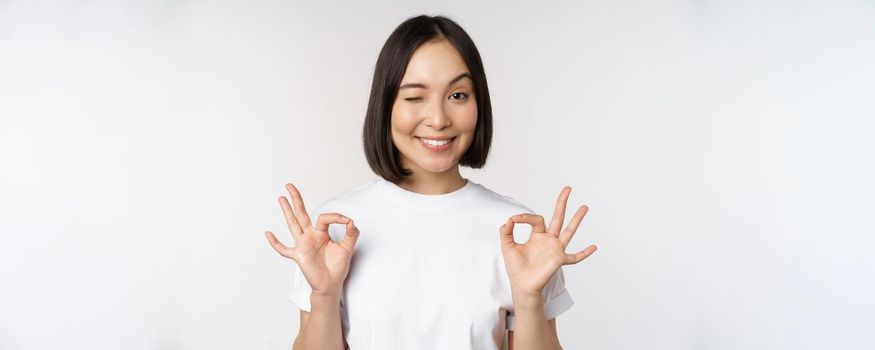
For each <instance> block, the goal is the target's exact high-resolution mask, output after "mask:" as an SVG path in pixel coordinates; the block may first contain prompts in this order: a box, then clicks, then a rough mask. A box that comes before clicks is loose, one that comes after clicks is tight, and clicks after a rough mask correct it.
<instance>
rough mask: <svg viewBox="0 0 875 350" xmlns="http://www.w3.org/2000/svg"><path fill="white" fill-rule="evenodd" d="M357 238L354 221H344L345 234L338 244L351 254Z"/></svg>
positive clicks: (357, 230)
mask: <svg viewBox="0 0 875 350" xmlns="http://www.w3.org/2000/svg"><path fill="white" fill-rule="evenodd" d="M358 239H359V229H358V227H356V226H355V223H354V222H353V221H352V219H350V220H349V222H347V223H346V234H345V235H343V240H341V241H340V243H339V244H340V246H341V247H342V248H343V249H346V251H348V252H349V253H350V254H352V252H353V249H355V242H357V241H358Z"/></svg>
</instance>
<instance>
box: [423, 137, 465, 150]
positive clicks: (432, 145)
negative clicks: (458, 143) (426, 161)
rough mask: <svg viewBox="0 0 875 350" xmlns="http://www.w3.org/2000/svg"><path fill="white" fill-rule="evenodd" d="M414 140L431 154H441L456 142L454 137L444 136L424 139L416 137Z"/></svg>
mask: <svg viewBox="0 0 875 350" xmlns="http://www.w3.org/2000/svg"><path fill="white" fill-rule="evenodd" d="M416 139H417V140H419V144H420V145H422V147H424V148H425V149H427V150H429V151H433V152H441V151H445V150H448V149H450V147H451V146H452V145H453V142H454V141H455V140H456V138H455V137H445V136H444V137H436V138H425V139H424V138H422V137H416ZM426 140H428V141H426ZM447 141H449V142H447Z"/></svg>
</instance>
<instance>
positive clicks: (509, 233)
mask: <svg viewBox="0 0 875 350" xmlns="http://www.w3.org/2000/svg"><path fill="white" fill-rule="evenodd" d="M513 225H514V224H513V220H511V219H510V218H507V221H505V222H504V225H501V227H499V228H498V234H499V236H500V237H501V248H502V250H504V249H506V248H513V247H514V246H516V242H514V240H513Z"/></svg>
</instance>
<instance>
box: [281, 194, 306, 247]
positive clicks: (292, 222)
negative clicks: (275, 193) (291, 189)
mask: <svg viewBox="0 0 875 350" xmlns="http://www.w3.org/2000/svg"><path fill="white" fill-rule="evenodd" d="M279 202H280V208H283V216H285V217H286V225H288V226H289V231H292V238H294V239H295V243H297V242H298V239H300V236H301V235H303V234H304V230H303V229H302V228H301V225H299V224H298V218H296V217H295V213H294V212H293V211H292V206H291V205H289V200H288V199H286V197H283V196H280V198H279Z"/></svg>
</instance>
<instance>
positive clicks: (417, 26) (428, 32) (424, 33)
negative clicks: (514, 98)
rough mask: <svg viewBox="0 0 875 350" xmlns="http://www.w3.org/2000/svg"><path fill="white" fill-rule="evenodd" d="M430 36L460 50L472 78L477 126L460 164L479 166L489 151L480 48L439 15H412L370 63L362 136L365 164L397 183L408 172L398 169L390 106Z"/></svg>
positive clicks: (486, 95)
mask: <svg viewBox="0 0 875 350" xmlns="http://www.w3.org/2000/svg"><path fill="white" fill-rule="evenodd" d="M433 39H443V40H447V41H448V42H449V43H450V44H452V45H453V46H454V47H455V48H456V50H458V51H459V54H461V56H462V59H463V60H464V61H465V65H467V66H468V70H469V71H470V73H471V78H472V79H471V80H473V82H474V95H475V98H476V101H477V126H476V129H475V130H474V140H473V141H472V142H471V145H470V146H469V147H468V150H467V151H466V152H465V154H464V155H462V158H461V159H459V165H463V166H468V167H471V168H482V167H483V165H484V164H486V157H487V156H488V155H489V145H490V144H491V142H492V104H491V103H490V102H489V88H488V87H487V85H486V73H485V72H484V70H483V62H481V61H480V52H478V51H477V47H476V46H474V42H473V41H472V40H471V38H470V37H469V36H468V34H467V33H465V30H464V29H462V27H461V26H459V25H458V24H457V23H456V22H454V21H453V20H451V19H449V18H446V17H443V16H426V15H421V16H417V17H413V18H410V19H407V20H406V21H404V22H403V23H401V24H400V25H399V26H398V28H395V31H393V32H392V34H391V35H389V38H388V39H387V40H386V43H385V44H383V49H382V50H381V51H380V56H379V58H377V64H376V66H375V67H374V80H373V83H372V84H371V96H370V100H369V101H368V111H367V114H366V115H365V123H364V128H363V129H364V130H363V135H362V140H363V141H364V147H365V157H366V158H367V160H368V165H370V166H371V169H372V170H373V171H374V172H375V173H376V174H377V175H380V176H381V177H383V178H384V179H386V180H387V181H390V182H393V183H399V182H401V181H402V180H403V179H404V177H405V176H409V175H411V174H412V172H411V171H410V169H405V168H402V167H401V163H400V157H399V154H398V148H397V147H395V144H394V143H393V142H392V131H391V120H392V119H391V117H392V105H393V104H394V103H395V98H396V97H397V95H398V88H399V85H401V78H403V77H404V72H405V71H406V70H407V64H408V62H410V57H411V56H412V55H413V51H415V50H416V49H417V48H418V47H419V46H420V45H422V44H423V43H425V42H427V41H430V40H433Z"/></svg>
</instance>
